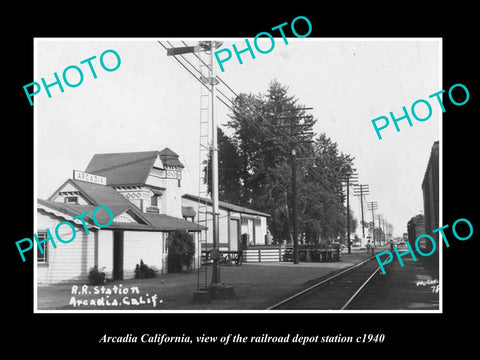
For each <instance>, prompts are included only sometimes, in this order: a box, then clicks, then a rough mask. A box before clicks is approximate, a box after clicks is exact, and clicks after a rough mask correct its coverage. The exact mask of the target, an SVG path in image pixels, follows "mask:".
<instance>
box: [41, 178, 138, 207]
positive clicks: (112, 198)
mask: <svg viewBox="0 0 480 360" xmlns="http://www.w3.org/2000/svg"><path fill="white" fill-rule="evenodd" d="M67 184H71V185H72V186H73V187H74V188H76V189H78V191H79V192H80V193H81V194H82V195H83V196H84V197H85V198H86V199H87V200H88V201H89V202H90V203H91V204H93V205H97V206H98V205H105V204H108V205H109V206H112V205H125V206H127V205H128V206H129V205H132V203H131V202H130V201H129V200H128V199H126V198H125V197H124V196H123V195H121V194H120V193H118V192H117V191H116V190H114V189H112V188H111V187H109V186H105V185H100V184H94V183H90V182H86V181H81V180H73V179H68V180H67V181H65V182H64V183H63V184H62V185H61V186H60V187H59V188H58V189H57V190H56V191H55V192H54V193H53V194H52V195H51V196H50V197H49V198H48V199H47V200H49V201H51V200H54V198H55V197H56V196H57V195H58V193H59V191H61V189H62V188H64V187H65V186H66V185H67Z"/></svg>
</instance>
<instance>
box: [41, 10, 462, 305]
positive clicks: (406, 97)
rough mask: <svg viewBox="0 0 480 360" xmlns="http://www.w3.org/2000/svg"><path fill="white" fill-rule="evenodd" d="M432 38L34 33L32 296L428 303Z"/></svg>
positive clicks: (435, 191) (433, 173) (438, 108)
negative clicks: (98, 36) (241, 38)
mask: <svg viewBox="0 0 480 360" xmlns="http://www.w3.org/2000/svg"><path fill="white" fill-rule="evenodd" d="M300 20H303V22H304V23H306V24H307V25H308V24H310V23H309V21H308V23H307V22H306V20H305V19H299V20H298V22H300ZM307 20H308V19H307ZM310 26H311V25H310ZM307 29H308V27H307ZM240 49H241V50H240ZM269 49H271V51H270V52H269V53H268V54H267V53H263V54H262V52H266V51H267V50H269ZM441 51H442V41H441V39H435V38H429V39H421V38H418V39H416V38H412V39H391V40H389V39H381V38H373V39H316V38H312V39H309V38H308V37H303V38H300V37H298V38H295V37H294V38H290V39H288V40H287V39H285V40H284V39H283V38H282V37H280V38H273V37H271V36H270V37H268V36H265V35H264V36H263V38H260V37H258V38H255V39H254V41H253V42H252V43H250V42H248V43H247V42H246V41H243V42H242V41H235V40H233V41H232V40H231V39H215V40H200V39H199V40H191V39H189V40H188V41H185V40H177V39H100V40H96V39H68V40H62V39H39V40H37V41H36V56H37V59H38V60H37V62H36V74H37V75H36V78H39V77H41V81H40V83H41V84H43V87H42V85H40V86H39V88H40V89H41V90H40V92H39V93H38V94H36V95H34V101H35V105H36V106H37V107H36V109H35V111H36V113H35V115H36V116H35V118H36V129H37V151H36V154H37V157H36V169H37V172H36V173H37V189H36V190H37V201H38V203H37V225H36V229H37V232H36V235H37V237H38V239H39V240H40V242H38V243H39V245H40V246H37V247H36V249H35V250H36V251H35V252H34V259H36V260H35V262H36V272H35V275H36V297H37V302H36V309H37V310H38V311H44V310H45V311H54V310H61V311H68V310H71V311H86V310H90V311H144V310H150V311H162V310H178V311H181V310H188V311H191V310H196V311H204V310H222V311H228V310H242V311H247V310H252V311H265V310H267V311H277V310H278V311H285V310H293V311H295V310H302V311H304V310H311V311H338V310H341V311H349V310H361V311H368V310H371V311H377V310H378V311H387V310H392V311H435V310H437V311H438V310H441V303H440V299H441V298H440V296H439V295H440V294H441V291H442V286H441V264H440V263H439V257H438V252H439V250H440V247H439V249H438V250H437V249H436V243H438V237H437V236H436V239H435V240H434V238H433V235H434V233H432V230H434V229H437V228H438V227H439V224H440V222H439V221H440V213H439V204H440V202H441V199H440V198H439V193H440V191H439V187H440V178H441V172H440V169H439V158H440V156H441V155H440V154H441V149H442V142H441V128H440V123H441V122H440V121H439V118H440V116H441V114H442V106H443V102H444V101H447V100H448V97H445V96H444V95H443V94H442V95H443V96H441V95H440V94H439V95H438V98H436V97H435V96H433V97H432V96H431V94H438V93H439V90H442V89H441V86H442V85H441V84H442V81H441V69H442V62H441ZM224 53H225V54H227V56H228V55H229V54H233V55H232V56H231V58H230V59H229V60H228V61H223V62H222V61H221V60H222V59H224V58H226V57H225V56H224ZM85 59H87V60H85ZM212 60H213V67H214V69H213V71H212ZM219 60H220V61H219ZM240 60H241V61H242V63H240ZM75 64H77V65H75ZM218 65H222V66H221V67H220V68H221V69H223V71H220V69H219V68H218ZM287 68H288V69H289V71H282V70H281V69H287ZM393 68H395V71H394V72H392V71H391V69H393ZM306 69H308V71H306ZM53 73H56V74H61V76H60V75H58V77H59V80H58V82H57V83H54V82H53V81H52V80H54V79H55V77H54V76H51V75H49V74H53ZM41 74H45V75H44V76H43V77H42V75H41ZM68 84H70V86H69V85H68ZM72 84H73V85H75V86H72ZM32 87H35V86H32ZM62 87H63V88H62ZM378 88H383V89H386V91H384V92H382V93H379V92H378V91H377V89H378ZM387 89H388V90H387ZM47 90H48V92H49V93H47ZM62 90H63V91H62ZM460 90H461V89H460ZM467 90H468V89H467ZM42 92H43V94H42ZM458 93H460V91H458ZM212 94H213V95H212ZM49 95H50V97H49ZM455 95H456V96H457V99H459V98H460V97H461V94H460V95H457V92H455ZM32 97H33V96H32ZM212 97H213V99H212ZM445 98H446V99H445ZM419 99H420V100H419ZM463 99H465V94H464V95H463ZM458 101H460V100H458ZM462 101H464V100H462ZM412 104H413V105H412ZM376 118H377V120H375V121H372V120H373V119H376ZM385 119H386V120H385ZM377 122H378V124H377ZM213 127H215V128H216V129H217V130H216V131H217V134H216V136H215V137H214V136H212V132H213ZM69 134H76V135H75V136H71V135H69ZM377 134H378V135H377ZM400 149H402V151H399V150H400ZM393 159H395V160H394V161H393ZM405 169H408V172H404V171H403V170H405ZM392 174H395V176H392ZM407 174H408V175H407ZM400 194H401V196H399V195H400ZM101 206H106V207H107V208H108V209H102V208H98V209H97V207H101ZM108 210H109V211H108ZM82 214H84V215H82ZM100 217H101V219H98V218H100ZM65 222H68V224H65ZM460 227H461V226H459V228H460ZM422 234H431V235H429V237H425V238H421V239H419V240H420V241H416V239H417V237H418V236H420V235H422ZM436 235H438V233H437V234H436ZM432 241H433V242H432ZM407 244H408V246H407ZM32 251H33V250H32ZM379 265H380V267H379ZM392 284H395V286H392Z"/></svg>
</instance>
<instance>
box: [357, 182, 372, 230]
mask: <svg viewBox="0 0 480 360" xmlns="http://www.w3.org/2000/svg"><path fill="white" fill-rule="evenodd" d="M353 191H354V195H355V196H360V208H361V210H362V236H363V238H365V225H364V223H365V220H364V218H363V196H364V195H368V194H369V189H368V185H366V184H359V185H357V187H356V188H354V189H353Z"/></svg>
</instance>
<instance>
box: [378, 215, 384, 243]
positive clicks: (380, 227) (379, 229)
mask: <svg viewBox="0 0 480 360" xmlns="http://www.w3.org/2000/svg"><path fill="white" fill-rule="evenodd" d="M382 218H383V214H377V219H378V237H379V239H378V244H379V245H382V242H383V241H382V237H383V236H381V231H382V226H381V225H380V220H381V219H382Z"/></svg>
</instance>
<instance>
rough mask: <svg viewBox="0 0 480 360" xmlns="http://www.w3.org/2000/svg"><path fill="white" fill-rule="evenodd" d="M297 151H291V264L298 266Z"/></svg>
mask: <svg viewBox="0 0 480 360" xmlns="http://www.w3.org/2000/svg"><path fill="white" fill-rule="evenodd" d="M296 155H297V151H296V149H292V202H293V204H292V205H293V207H292V216H293V263H294V264H298V263H299V262H300V259H299V258H300V257H299V253H298V221H297V211H298V202H297V159H296Z"/></svg>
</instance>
